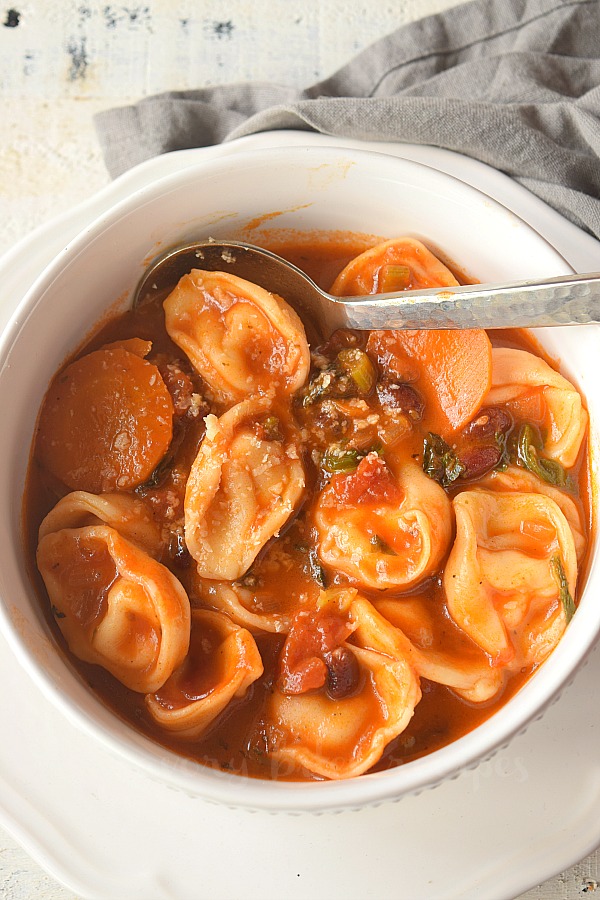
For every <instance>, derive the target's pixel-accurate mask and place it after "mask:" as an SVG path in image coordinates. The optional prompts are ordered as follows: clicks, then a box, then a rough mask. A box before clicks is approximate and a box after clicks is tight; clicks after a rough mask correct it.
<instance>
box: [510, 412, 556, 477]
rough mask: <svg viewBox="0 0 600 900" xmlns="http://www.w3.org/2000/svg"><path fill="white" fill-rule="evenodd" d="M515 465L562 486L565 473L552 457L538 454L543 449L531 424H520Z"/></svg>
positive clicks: (538, 435) (537, 433)
mask: <svg viewBox="0 0 600 900" xmlns="http://www.w3.org/2000/svg"><path fill="white" fill-rule="evenodd" d="M516 449H517V465H520V466H523V467H524V468H525V469H528V470H529V471H530V472H533V474H534V475H537V476H538V478H541V479H542V481H547V482H548V484H555V485H558V486H559V487H564V486H565V485H566V483H567V474H566V472H565V470H564V469H563V467H562V466H561V464H560V463H558V462H556V460H554V459H546V457H544V456H540V455H539V452H540V451H541V450H542V449H543V443H542V439H541V437H540V434H539V432H538V431H537V429H536V428H534V427H533V425H521V428H520V429H519V434H518V437H517V448H516Z"/></svg>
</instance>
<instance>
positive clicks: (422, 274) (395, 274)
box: [331, 237, 458, 297]
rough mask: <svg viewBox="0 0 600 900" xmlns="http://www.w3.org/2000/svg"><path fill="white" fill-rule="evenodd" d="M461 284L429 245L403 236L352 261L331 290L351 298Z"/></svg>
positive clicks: (337, 294) (366, 251)
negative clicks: (428, 247)
mask: <svg viewBox="0 0 600 900" xmlns="http://www.w3.org/2000/svg"><path fill="white" fill-rule="evenodd" d="M457 284H458V281H457V280H456V278H455V277H454V275H453V274H452V272H451V271H450V269H449V268H448V267H447V266H445V265H444V264H443V263H442V262H440V260H439V259H438V258H437V257H436V256H434V255H433V253H432V252H431V250H428V249H427V247H426V246H425V244H422V243H421V241H417V240H415V239H414V238H409V237H402V238H395V239H394V240H391V241H384V242H383V243H382V244H377V245H376V246H375V247H371V248H370V249H369V250H365V252H364V253H361V254H360V256H357V257H355V259H353V260H351V261H350V262H349V263H348V265H347V266H346V268H345V269H343V270H342V271H341V272H340V274H339V275H338V277H337V278H336V280H335V281H334V283H333V286H332V288H331V293H332V294H333V295H334V296H337V297H350V296H360V295H361V294H384V293H388V292H390V291H395V290H416V289H417V288H428V287H450V286H453V285H457Z"/></svg>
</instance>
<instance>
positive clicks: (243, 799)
mask: <svg viewBox="0 0 600 900" xmlns="http://www.w3.org/2000/svg"><path fill="white" fill-rule="evenodd" d="M294 150H296V151H300V153H301V154H302V155H303V156H304V157H307V156H310V157H312V158H314V159H315V160H316V159H318V160H319V161H320V162H321V163H322V162H323V157H331V159H338V158H339V157H340V156H343V157H344V158H348V157H354V158H356V159H358V160H359V161H360V160H362V159H363V158H369V161H372V159H373V157H376V158H378V159H380V160H381V161H384V162H385V164H386V165H388V166H390V165H391V166H393V168H395V169H402V168H404V169H405V170H407V171H409V172H410V171H413V172H417V171H419V172H422V171H423V170H427V177H429V178H433V179H434V181H436V182H438V183H449V182H454V183H455V184H458V185H460V189H461V191H464V192H466V193H467V194H468V195H472V196H479V197H480V198H485V201H486V203H488V204H489V205H490V206H492V207H495V208H496V209H497V210H499V211H502V212H503V213H509V214H510V215H511V216H513V217H514V218H515V219H517V220H519V222H521V223H522V224H523V226H524V227H526V228H527V230H528V232H530V233H531V234H532V235H535V239H536V240H537V241H539V242H543V244H544V245H545V246H546V249H550V250H551V251H552V252H553V254H554V255H555V257H556V259H557V261H559V263H560V264H562V266H563V267H566V268H568V269H569V270H570V271H572V269H571V267H570V266H568V264H567V263H566V262H565V260H564V258H563V257H562V256H561V255H560V253H559V252H558V251H557V250H555V248H554V247H553V246H552V244H551V243H550V242H549V241H548V240H547V239H546V238H545V237H543V235H541V234H540V233H539V231H537V230H536V229H535V228H534V227H533V226H531V225H529V224H528V223H527V222H526V221H525V220H523V219H522V218H520V217H519V216H518V215H517V214H515V213H513V212H511V211H510V210H508V209H507V208H506V207H504V206H502V204H501V203H500V202H499V201H497V200H495V199H493V198H491V197H489V196H488V195H487V194H485V193H484V192H483V191H481V190H479V189H478V188H476V187H473V186H471V185H469V184H466V183H465V182H463V181H461V180H460V179H459V178H456V177H455V176H453V175H449V174H447V173H445V172H441V171H440V170H437V169H435V168H433V167H431V166H428V165H427V164H424V163H420V162H416V161H414V160H407V159H402V158H398V157H391V156H390V155H389V154H386V153H383V152H381V153H380V152H377V151H373V150H363V149H350V150H348V149H346V148H343V147H324V148H323V147H317V146H314V145H308V146H307V145H302V144H299V145H298V146H297V147H289V146H286V147H285V148H266V149H258V150H256V149H253V150H249V151H241V152H240V153H239V155H238V156H227V157H225V158H224V159H212V160H207V161H204V160H199V161H198V162H197V163H195V164H193V165H191V166H187V167H186V168H184V169H182V170H181V171H177V172H172V173H169V174H167V175H165V176H163V177H161V178H159V179H157V180H155V181H154V182H152V183H150V184H148V185H144V186H142V187H140V188H137V189H136V190H134V191H132V192H131V193H129V194H128V195H127V196H125V197H124V198H123V199H122V200H120V201H118V202H116V203H113V204H112V205H111V206H110V207H109V208H108V209H107V210H105V211H104V212H103V213H101V214H100V215H99V216H97V217H95V218H94V219H93V220H92V222H90V223H89V224H88V225H86V226H85V227H84V228H83V229H82V230H81V231H80V232H79V233H78V234H77V235H76V236H75V237H74V238H73V239H72V240H70V241H69V242H68V243H67V245H66V246H65V247H64V248H63V250H61V251H60V252H59V253H58V254H57V255H56V257H55V258H54V259H53V260H52V261H51V262H50V263H49V264H48V265H47V266H46V267H45V268H44V269H43V271H42V272H41V273H40V275H39V276H38V277H37V278H36V279H35V281H34V282H33V284H32V285H31V287H30V289H29V290H28V291H27V293H26V294H25V295H24V297H23V299H22V300H21V302H20V303H19V304H18V306H17V309H16V311H15V313H14V315H13V318H12V319H11V321H10V323H9V324H8V325H7V327H6V328H5V329H4V332H3V334H2V336H1V337H0V374H1V372H2V371H3V369H4V366H5V364H6V357H7V355H8V354H9V352H10V350H11V349H12V347H13V346H14V344H15V343H16V342H17V341H18V337H19V331H20V328H21V327H22V324H23V321H25V320H26V319H27V318H28V317H29V316H30V315H33V314H34V312H35V310H36V308H37V303H38V301H40V300H41V298H42V297H43V295H44V293H45V292H46V290H47V289H48V288H49V287H50V286H51V284H52V282H53V280H54V279H55V277H57V275H58V274H59V273H60V271H61V270H62V268H63V266H64V264H65V262H68V260H69V259H70V258H71V257H72V256H74V255H77V254H78V253H79V252H80V251H81V250H83V249H84V248H85V246H86V244H87V243H88V242H89V241H90V240H91V239H92V238H93V237H94V236H96V235H99V234H100V233H101V232H102V231H103V230H104V229H105V227H106V226H107V225H109V224H110V223H111V222H113V221H114V220H115V218H116V217H118V216H119V214H120V213H121V212H122V211H124V210H127V209H130V208H131V207H132V206H137V205H138V203H139V202H140V201H141V200H144V199H145V198H152V197H154V196H158V195H159V194H164V193H166V192H168V191H169V190H171V189H174V188H176V187H177V186H178V185H180V184H185V183H186V182H187V181H188V180H189V179H190V178H191V177H193V176H194V174H195V173H196V172H201V173H202V174H203V175H205V174H206V171H207V169H209V170H212V171H219V170H221V169H222V168H223V167H225V168H228V167H230V166H231V165H232V164H235V165H243V164H246V165H247V163H248V158H249V157H252V158H259V159H264V157H265V155H266V156H271V157H272V158H273V159H274V158H276V157H279V158H282V159H284V160H285V161H286V162H289V157H290V154H292V153H293V152H294ZM594 518H595V516H594ZM19 539H20V540H21V541H22V536H21V535H20V536H19ZM599 568H600V566H599V565H598V560H597V559H596V560H592V562H591V564H590V565H589V567H588V572H587V580H588V581H589V580H590V579H591V577H592V572H596V571H597V570H598V569H599ZM31 591H32V592H33V587H32V588H31ZM0 628H1V630H2V631H3V633H4V634H5V635H6V637H7V639H8V641H9V644H10V645H11V647H12V649H13V651H14V652H15V653H16V655H17V657H18V659H19V662H20V663H21V665H23V666H24V668H25V669H26V670H27V671H28V672H29V674H30V675H31V677H32V678H33V679H34V681H35V682H36V683H37V684H38V686H39V687H40V689H41V691H42V693H43V694H44V695H45V696H47V697H48V698H49V699H50V700H51V702H53V704H54V705H55V706H57V707H58V708H59V709H60V710H61V711H62V712H63V714H64V715H65V716H66V717H67V718H68V719H69V720H70V721H71V722H73V723H74V724H75V725H76V726H78V727H80V728H83V730H84V731H86V732H87V733H89V734H91V735H92V737H94V739H96V740H99V741H100V743H102V744H104V745H105V746H106V747H107V748H109V749H110V750H111V751H113V752H117V754H118V755H119V756H121V757H124V758H126V759H127V760H128V761H129V762H130V763H132V764H133V765H135V766H136V767H141V768H143V769H145V770H146V771H147V772H148V773H149V774H150V775H152V776H153V777H155V778H157V779H158V780H160V781H161V782H167V783H169V784H171V785H172V786H173V787H176V788H179V789H181V790H184V791H185V792H187V793H192V794H195V795H201V796H203V797H204V798H205V799H208V800H214V801H217V802H222V803H225V804H228V805H233V806H243V807H246V808H250V809H253V808H254V809H263V810H268V811H272V812H284V811H285V812H296V811H311V812H319V811H321V812H325V811H329V810H333V809H341V808H359V807H363V806H366V805H377V804H379V803H381V802H386V801H392V800H398V799H400V798H401V797H402V796H405V795H409V794H415V793H419V792H420V791H422V790H423V789H426V788H432V787H435V786H436V785H437V784H439V783H441V782H442V781H444V780H446V779H447V778H449V777H452V776H454V777H457V776H458V775H459V774H460V773H461V772H463V771H465V770H468V769H472V768H473V767H474V766H476V765H479V763H481V762H482V761H484V760H485V759H488V758H490V756H491V755H493V753H494V752H496V751H497V750H499V749H501V748H502V747H503V746H505V745H506V744H507V743H508V742H510V741H511V740H512V738H513V737H514V736H515V735H516V734H518V733H520V732H522V731H523V730H524V729H525V728H526V727H527V725H528V724H529V722H530V721H532V720H533V719H535V718H536V717H539V715H541V714H542V713H543V711H544V710H545V709H546V708H547V707H548V706H549V705H550V704H551V703H552V702H554V700H555V699H557V696H558V692H559V691H560V690H561V688H562V687H563V686H564V685H565V684H566V683H568V681H569V680H570V679H571V678H572V677H574V675H575V672H576V671H577V669H578V667H579V665H581V663H582V662H583V660H584V658H585V656H586V654H587V652H588V651H589V649H590V648H591V646H592V644H593V643H594V641H595V639H596V636H597V632H596V633H594V632H591V631H587V632H584V635H583V638H584V639H583V641H581V640H580V642H579V646H580V653H579V654H578V659H577V663H576V664H575V665H573V664H571V665H569V664H568V659H569V657H568V655H567V651H566V650H563V651H562V653H559V651H560V650H561V647H562V645H563V643H564V642H565V638H566V637H567V634H565V636H563V639H562V640H561V642H560V644H559V646H558V647H557V648H556V649H555V651H553V653H552V655H551V657H550V659H549V660H546V662H545V663H544V672H546V671H549V672H550V673H551V674H549V675H548V676H547V677H545V678H544V680H543V683H544V685H546V688H545V690H543V691H539V690H536V691H535V693H540V694H541V696H540V697H539V698H538V699H537V701H536V702H535V703H534V704H533V706H534V709H533V711H532V710H529V711H527V708H526V707H527V701H528V700H529V695H530V694H531V693H532V692H533V689H532V688H531V685H532V684H533V683H534V682H536V681H537V680H539V679H530V680H529V681H528V682H527V683H526V684H525V685H524V686H523V687H522V688H521V690H520V691H519V692H518V693H517V694H516V695H515V696H514V697H513V698H511V701H510V703H509V704H507V706H510V707H511V711H512V712H513V713H514V716H513V718H514V721H513V724H512V726H511V727H510V728H505V729H504V730H502V731H501V733H500V734H498V735H496V736H495V737H493V732H492V736H491V735H490V734H489V732H490V731H492V728H493V731H497V730H498V729H497V728H495V727H493V723H497V722H498V718H499V717H500V716H501V714H502V712H503V710H505V709H506V708H507V706H504V707H502V708H501V709H500V710H498V712H496V713H495V714H494V715H493V716H492V717H491V718H490V719H488V720H487V721H486V722H484V723H482V724H481V725H479V726H478V727H477V728H475V729H474V730H473V731H471V732H469V733H468V734H466V735H464V736H463V737H461V738H459V739H458V740H456V741H454V742H452V743H451V744H449V745H447V746H446V747H443V748H441V749H440V750H438V751H434V752H433V753H430V754H428V755H427V756H425V757H422V758H420V759H417V760H414V761H412V762H411V763H409V764H408V765H409V766H410V768H411V773H412V775H413V777H412V779H411V780H410V784H408V785H406V786H401V785H400V786H397V787H396V788H395V787H394V782H395V781H402V780H404V775H403V773H404V772H405V771H406V766H398V767H396V768H393V769H389V770H386V771H384V772H377V773H367V774H365V775H362V776H360V777H359V778H353V779H348V780H341V781H326V782H325V781H324V782H284V781H273V780H270V781H267V780H263V779H254V778H247V777H243V776H240V775H232V774H229V773H227V772H220V771H216V770H213V769H210V768H208V767H205V766H202V765H199V764H198V763H197V762H193V761H191V760H186V759H185V758H182V757H179V756H176V754H174V753H172V752H169V751H165V750H164V748H162V747H160V745H155V744H154V743H153V742H152V741H150V739H147V738H145V737H144V736H143V735H140V734H139V733H137V732H135V731H134V730H133V729H132V728H131V726H127V728H126V731H125V732H124V733H120V732H119V733H118V734H114V733H113V732H112V731H110V732H107V731H106V730H104V729H102V728H101V727H100V726H99V723H98V720H97V716H96V715H91V714H90V713H88V712H86V711H85V710H84V709H82V708H80V707H79V706H76V705H74V704H73V702H72V701H71V700H70V699H68V698H67V696H66V695H65V694H63V693H62V692H61V691H60V690H58V689H57V687H56V685H55V684H54V682H53V681H52V679H50V678H49V676H48V673H47V672H46V670H45V669H44V667H43V666H42V665H40V663H39V662H38V661H37V660H36V659H35V658H34V657H32V655H31V654H30V652H29V651H28V649H27V647H26V646H25V644H24V642H23V640H22V636H21V635H20V633H19V631H18V629H17V627H16V626H15V623H14V621H13V619H12V617H11V615H10V610H9V608H8V606H7V604H6V602H5V600H4V598H2V597H0ZM598 630H600V622H599V623H598ZM568 643H569V647H570V643H572V641H570V642H568ZM569 647H567V649H569ZM555 656H556V658H557V660H558V662H556V663H555V664H553V665H552V666H550V667H548V663H549V662H550V660H554V658H555ZM563 657H566V661H565V662H563ZM559 663H560V665H559ZM92 696H93V699H94V700H95V701H96V702H100V701H98V698H97V697H96V696H95V695H92ZM523 698H524V699H523ZM518 700H519V701H520V702H518V703H517V702H516V701H518ZM100 705H102V704H100ZM521 707H525V708H524V709H521ZM517 709H519V714H518V715H517V714H516V712H515V711H516V710H517ZM109 715H110V717H111V720H114V721H115V723H116V722H119V719H118V717H117V716H116V715H115V714H114V713H112V712H110V713H109ZM490 723H492V725H490ZM121 724H122V723H121ZM122 730H123V729H121V731H122ZM132 736H135V738H136V740H133V739H132ZM156 748H158V749H159V750H160V754H157V753H156V752H153V751H156ZM164 753H167V759H166V762H165V760H164V759H162V755H163V754H164ZM441 756H443V758H442V759H441V758H440V757H441ZM446 757H447V759H446ZM177 760H179V762H177ZM182 760H183V761H182ZM174 763H175V764H174ZM199 775H200V776H201V777H200V778H199ZM394 775H396V777H394ZM206 776H208V777H206ZM198 781H201V782H202V785H201V786H199V785H198ZM242 785H243V786H244V787H243V788H242V789H240V788H241V787H242Z"/></svg>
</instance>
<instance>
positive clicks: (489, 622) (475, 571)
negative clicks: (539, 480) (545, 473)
mask: <svg viewBox="0 0 600 900" xmlns="http://www.w3.org/2000/svg"><path fill="white" fill-rule="evenodd" d="M453 506H454V512H455V516H456V541H455V543H454V546H453V548H452V550H451V552H450V556H449V558H448V562H447V564H446V569H445V572H444V588H445V591H446V596H447V602H448V611H449V613H450V615H451V616H452V618H453V620H454V621H455V622H456V623H457V625H459V626H460V628H462V629H463V630H464V631H465V633H466V634H468V635H469V637H470V638H471V639H472V640H473V641H474V642H475V643H476V644H477V645H478V646H479V647H481V648H482V650H484V651H485V652H486V653H487V654H488V655H489V656H490V658H491V659H492V661H493V663H494V665H498V666H499V665H506V666H511V667H512V668H519V667H521V666H527V665H531V664H536V663H540V662H542V661H543V660H544V659H545V658H546V656H547V655H548V653H549V652H550V651H551V650H552V649H553V647H554V646H555V645H556V643H557V642H558V640H559V638H560V636H561V634H562V633H563V631H564V629H565V626H566V623H567V619H566V612H565V608H564V603H563V602H561V587H562V586H561V578H560V572H562V573H564V578H565V580H566V585H567V586H568V590H569V592H570V595H571V596H573V595H574V593H575V584H576V579H577V556H576V552H575V545H574V541H573V535H572V532H571V529H570V527H569V524H568V522H567V520H566V519H565V516H564V515H563V513H562V512H561V509H560V507H559V506H558V504H557V503H556V502H555V501H554V500H552V499H551V498H550V497H547V496H545V495H544V494H539V493H518V492H511V493H495V492H491V491H485V490H471V491H465V492H463V493H461V494H458V495H457V496H456V497H455V498H454V501H453ZM562 590H564V588H562Z"/></svg>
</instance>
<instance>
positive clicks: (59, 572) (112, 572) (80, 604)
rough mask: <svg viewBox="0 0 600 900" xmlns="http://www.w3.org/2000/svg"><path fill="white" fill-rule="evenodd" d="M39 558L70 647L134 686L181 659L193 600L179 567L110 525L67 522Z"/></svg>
mask: <svg viewBox="0 0 600 900" xmlns="http://www.w3.org/2000/svg"><path fill="white" fill-rule="evenodd" d="M37 563H38V568H39V570H40V573H41V575H42V578H43V579H44V583H45V585H46V589H47V591H48V596H49V597H50V602H51V604H52V612H53V614H54V617H55V619H56V622H57V624H58V626H59V628H60V630H61V631H62V633H63V635H64V638H65V640H66V642H67V644H68V646H69V649H70V650H71V652H72V653H74V654H75V656H77V657H79V659H82V660H84V661H85V662H90V663H95V664H97V665H100V666H103V667H104V668H105V669H107V670H108V671H109V672H111V673H112V675H114V676H115V678H117V679H118V680H119V681H121V682H122V683H123V684H124V685H125V686H126V687H128V688H131V690H134V691H139V692H141V693H147V692H149V691H156V690H158V688H160V687H161V686H162V685H163V684H164V683H165V681H166V680H167V678H168V677H169V676H170V675H171V673H172V672H173V670H174V669H175V668H176V667H177V666H178V665H179V664H180V663H181V662H182V661H183V659H184V658H185V655H186V653H187V649H188V644H189V637H190V604H189V600H188V597H187V594H186V592H185V590H184V589H183V587H182V585H181V584H180V583H179V581H178V580H177V579H176V578H175V576H174V575H172V574H171V572H169V570H168V569H167V568H165V566H163V565H161V564H160V563H159V562H157V561H156V560H154V559H152V557H150V556H148V554H147V553H145V552H144V551H143V550H141V549H140V548H139V547H137V546H136V545H135V544H132V543H131V542H130V541H128V540H126V539H125V538H123V537H121V535H120V534H119V533H118V532H117V531H115V530H114V529H113V528H109V527H108V526H107V525H88V526H85V527H83V528H63V529H61V530H60V531H55V532H51V533H47V534H45V536H44V537H42V539H41V540H40V542H39V545H38V551H37Z"/></svg>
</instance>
